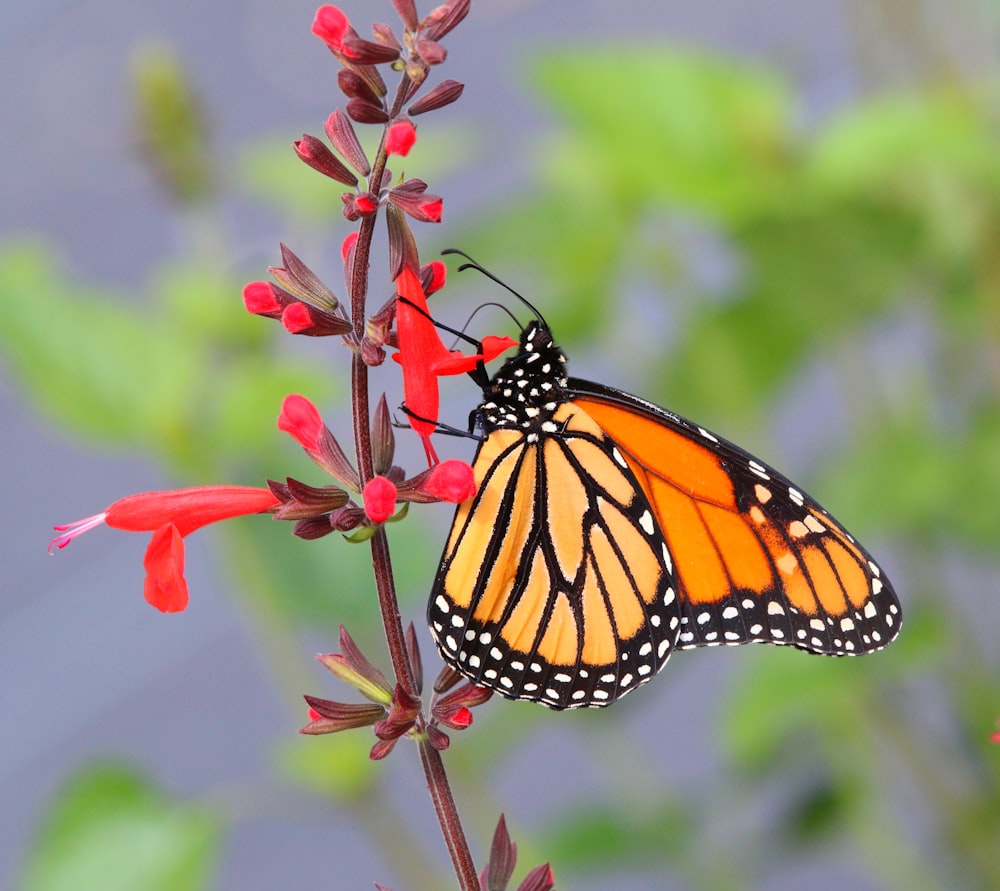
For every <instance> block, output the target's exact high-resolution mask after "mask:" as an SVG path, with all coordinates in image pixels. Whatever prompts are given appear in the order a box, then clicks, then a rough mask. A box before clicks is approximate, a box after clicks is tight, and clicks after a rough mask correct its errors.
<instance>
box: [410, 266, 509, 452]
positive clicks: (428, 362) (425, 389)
mask: <svg viewBox="0 0 1000 891" xmlns="http://www.w3.org/2000/svg"><path fill="white" fill-rule="evenodd" d="M396 289H397V293H398V294H399V296H400V297H401V298H402V299H401V300H398V301H397V305H396V336H397V338H398V340H399V351H398V352H397V353H395V354H394V355H393V359H395V360H396V361H397V362H398V363H399V364H400V365H402V366H403V399H404V401H405V403H406V408H407V409H408V411H409V413H410V425H411V426H412V427H413V429H414V431H416V433H417V435H418V436H419V437H420V438H421V439H422V440H423V443H424V452H425V453H426V455H427V462H428V464H432V465H433V464H437V463H438V458H437V454H436V453H435V451H434V447H433V446H432V445H431V440H430V437H431V434H432V433H433V432H434V431H435V430H436V429H437V419H438V408H439V406H440V397H439V394H438V380H437V379H438V377H439V376H440V375H444V374H461V373H463V372H465V371H470V370H472V369H473V368H475V367H476V365H477V364H478V363H480V362H488V361H490V359H493V358H495V357H496V356H497V355H499V354H500V353H501V352H503V351H504V350H505V349H507V348H508V347H511V346H514V344H515V342H514V341H513V340H511V339H510V338H509V337H490V338H487V340H488V342H489V352H487V350H486V346H485V341H484V348H483V353H481V354H476V355H475V356H463V355H462V354H461V353H459V352H457V351H451V350H449V349H448V348H447V347H446V346H445V345H444V342H443V341H442V340H441V336H440V335H439V334H438V329H437V328H436V327H435V325H434V322H433V321H432V320H431V318H430V314H429V310H428V307H427V297H426V296H425V294H424V291H423V288H422V287H421V285H420V279H419V277H418V276H417V274H416V273H415V272H414V271H413V270H412V269H410V267H408V266H406V267H404V268H403V271H402V272H401V273H400V274H399V277H398V278H397V279H396Z"/></svg>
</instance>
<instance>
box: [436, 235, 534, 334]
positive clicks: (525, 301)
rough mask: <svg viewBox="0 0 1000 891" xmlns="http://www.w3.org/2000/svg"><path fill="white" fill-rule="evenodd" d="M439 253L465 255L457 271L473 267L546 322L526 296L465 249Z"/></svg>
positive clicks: (452, 249)
mask: <svg viewBox="0 0 1000 891" xmlns="http://www.w3.org/2000/svg"><path fill="white" fill-rule="evenodd" d="M441 253H442V254H443V255H444V254H458V256H460V257H465V259H466V260H468V261H469V262H468V263H463V264H462V265H461V266H459V267H458V271H459V272H463V271H464V270H466V269H475V270H476V271H477V272H481V273H482V274H483V275H485V276H486V277H487V278H488V279H490V280H491V281H494V282H496V283H497V284H498V285H500V287H501V288H505V289H506V290H508V291H510V293H511V294H513V295H514V296H515V297H516V298H517V299H518V300H520V301H521V302H522V303H523V304H524V305H525V306H526V307H528V309H530V310H531V312H532V313H533V314H534V316H535V318H536V319H538V321H539V322H541V323H542V324H543V325H544V324H546V322H545V319H544V318H543V317H542V314H541V313H540V312H539V311H538V310H537V309H535V307H534V306H533V305H532V303H531V301H529V300H528V298H527V297H525V296H524V295H523V294H520V293H518V292H517V291H515V290H514V289H513V288H512V287H511V286H510V285H508V284H507V282H505V281H503V280H502V279H499V278H497V276H495V275H494V274H493V273H492V272H490V271H489V270H488V269H486V268H485V267H484V266H481V265H480V264H479V263H477V262H476V261H475V260H473V259H472V257H470V256H469V255H468V254H467V253H465V251H460V250H459V249H458V248H445V249H444V250H443V251H441Z"/></svg>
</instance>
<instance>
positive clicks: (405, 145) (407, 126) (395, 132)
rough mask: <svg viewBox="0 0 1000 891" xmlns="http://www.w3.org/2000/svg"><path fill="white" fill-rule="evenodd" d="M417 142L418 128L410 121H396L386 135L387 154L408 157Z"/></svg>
mask: <svg viewBox="0 0 1000 891" xmlns="http://www.w3.org/2000/svg"><path fill="white" fill-rule="evenodd" d="M416 141H417V128H416V127H414V126H413V124H411V123H410V122H409V121H396V123H395V124H393V125H392V126H391V127H389V129H388V131H387V132H386V134H385V150H386V153H387V154H390V155H399V156H400V157H406V155H408V154H409V153H410V149H411V148H413V145H414V143H416Z"/></svg>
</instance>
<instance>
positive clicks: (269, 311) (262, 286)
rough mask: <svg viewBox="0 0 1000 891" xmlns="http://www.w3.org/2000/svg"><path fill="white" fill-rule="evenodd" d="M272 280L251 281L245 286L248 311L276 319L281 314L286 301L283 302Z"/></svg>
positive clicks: (244, 299) (244, 294) (244, 303)
mask: <svg viewBox="0 0 1000 891" xmlns="http://www.w3.org/2000/svg"><path fill="white" fill-rule="evenodd" d="M276 290H277V289H276V288H275V287H274V285H272V284H271V283H270V282H250V283H249V284H247V285H245V286H244V288H243V305H244V306H245V307H246V310H247V312H250V313H253V314H254V315H258V316H267V317H268V318H271V319H276V318H278V317H279V316H280V315H281V311H282V309H284V307H285V305H286V304H287V301H286V303H282V302H281V301H280V300H279V299H278V297H277V295H276V293H275V291H276Z"/></svg>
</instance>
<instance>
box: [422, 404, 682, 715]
mask: <svg viewBox="0 0 1000 891" xmlns="http://www.w3.org/2000/svg"><path fill="white" fill-rule="evenodd" d="M552 421H553V424H552V425H551V427H550V428H549V432H540V431H536V432H534V433H529V432H527V431H526V430H525V429H498V430H493V431H492V432H491V433H490V434H489V436H488V437H487V438H486V440H485V441H484V442H483V443H482V444H481V446H480V448H479V451H478V452H477V454H476V458H475V461H474V464H473V467H474V470H475V475H476V481H477V483H478V493H477V495H476V496H475V497H474V498H473V499H470V500H469V501H468V502H466V503H465V504H463V505H461V506H460V507H459V508H458V510H457V512H456V514H455V519H454V522H453V524H452V529H451V533H450V535H449V537H448V542H447V544H446V546H445V551H444V555H443V556H442V558H441V565H440V568H439V570H438V574H437V577H436V578H435V581H434V588H433V590H432V592H431V597H430V603H429V606H428V621H429V624H430V627H431V632H432V633H433V635H434V637H435V639H436V641H437V644H438V648H439V649H440V651H441V653H442V655H443V656H444V658H445V659H446V661H448V662H449V663H450V664H451V665H452V666H454V667H455V668H456V669H457V670H458V671H459V672H461V673H462V674H463V675H465V676H466V677H468V678H469V679H470V680H472V681H474V682H475V683H476V684H479V685H480V686H484V687H489V688H491V689H493V690H496V691H497V692H499V693H501V694H502V695H504V696H506V697H508V698H511V699H525V700H530V701H533V702H540V703H542V704H543V705H547V706H549V707H551V708H556V709H562V708H579V707H581V706H604V705H609V704H610V703H612V702H614V701H615V700H616V699H620V698H621V697H622V696H624V695H625V694H626V693H628V692H629V691H631V690H633V689H635V687H637V686H639V685H640V684H642V683H645V682H646V681H648V680H649V679H650V678H651V677H652V676H653V675H654V674H656V672H657V671H659V670H660V668H661V667H662V666H663V664H664V663H665V662H666V661H667V659H668V657H669V656H670V652H671V650H672V647H673V644H674V641H675V640H676V638H677V634H678V633H679V630H680V612H679V605H678V600H677V596H676V590H675V587H674V585H673V578H672V576H671V573H670V570H669V568H668V567H669V566H670V562H671V558H670V554H669V553H668V552H667V545H666V541H665V540H664V537H663V534H662V533H661V531H660V528H659V525H658V524H657V523H656V521H655V520H654V517H653V511H652V509H651V507H650V505H649V503H648V501H647V499H646V495H645V493H644V491H643V489H642V488H641V487H640V485H639V483H638V481H637V479H636V477H635V475H634V471H633V469H632V468H631V467H630V465H629V463H628V461H626V459H625V457H624V456H623V455H621V453H619V452H618V451H617V450H616V449H615V448H614V445H613V443H612V442H611V441H610V440H609V438H608V437H606V436H605V435H604V434H603V433H602V431H601V429H600V427H599V426H598V425H597V424H596V423H594V421H593V420H592V419H591V418H590V417H589V416H588V415H587V414H586V412H584V411H581V410H580V409H578V408H575V407H574V406H572V405H570V404H563V405H561V406H559V407H558V409H557V410H556V411H555V413H554V415H553V417H552Z"/></svg>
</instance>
